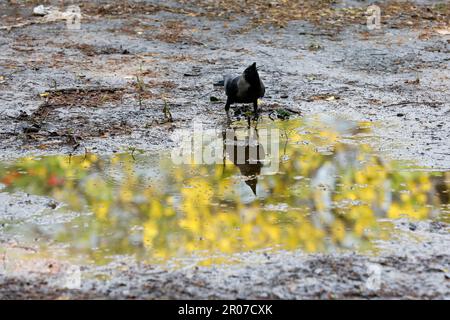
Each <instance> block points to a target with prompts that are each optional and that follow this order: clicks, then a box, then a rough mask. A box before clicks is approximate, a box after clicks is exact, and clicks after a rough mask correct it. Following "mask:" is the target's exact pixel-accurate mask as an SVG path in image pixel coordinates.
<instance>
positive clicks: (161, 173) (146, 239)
mask: <svg viewBox="0 0 450 320" xmlns="http://www.w3.org/2000/svg"><path fill="white" fill-rule="evenodd" d="M371 126H372V124H371V123H353V122H348V121H343V120H336V119H332V118H329V117H318V118H309V119H304V118H296V119H291V120H287V121H281V120H276V121H272V120H270V119H267V118H266V119H264V120H263V121H261V122H260V123H258V125H257V128H254V127H252V128H250V129H249V128H247V127H246V123H244V122H242V123H240V122H238V123H235V124H233V126H232V127H231V128H229V129H228V130H227V131H222V130H214V131H211V130H210V131H205V130H203V131H200V130H199V129H198V128H197V130H196V131H194V133H192V132H188V133H187V134H185V135H183V134H181V135H180V139H181V146H182V147H183V148H180V149H177V150H174V151H172V152H170V151H167V152H162V153H161V154H144V153H140V152H138V151H136V150H134V149H133V148H130V152H129V153H124V154H117V155H113V156H105V157H103V156H99V155H95V154H86V155H84V156H73V157H70V156H49V157H41V158H22V159H18V160H17V161H14V162H10V163H2V164H1V165H0V181H1V182H2V184H3V185H4V189H3V192H15V191H25V192H27V193H30V194H34V195H44V196H48V197H50V198H52V199H55V200H56V201H58V202H61V205H59V206H57V207H55V208H47V209H45V210H44V211H42V212H41V213H40V214H39V215H38V216H36V215H31V216H30V218H20V219H16V220H14V219H13V220H7V221H0V223H2V225H3V228H2V233H3V234H5V235H8V236H10V237H13V238H15V239H17V240H18V241H20V242H21V243H27V242H28V243H32V244H33V246H38V247H39V251H40V252H42V253H46V254H48V255H49V256H51V257H54V258H60V259H71V260H74V261H77V262H78V263H80V262H82V263H98V264H104V263H108V262H110V261H112V260H114V259H117V258H118V257H119V256H120V257H132V258H133V259H137V260H140V261H145V262H150V263H154V262H167V261H168V260H170V261H172V262H175V263H177V264H185V263H199V264H213V263H225V262H233V261H235V260H236V257H235V256H234V257H233V256H232V255H230V254H232V253H239V252H248V251H253V250H269V251H270V250H292V249H302V250H304V251H305V252H333V251H337V250H352V251H359V252H367V253H376V251H377V240H379V239H394V238H395V235H396V230H395V229H394V228H393V226H392V225H391V223H390V222H389V219H397V218H402V217H407V218H409V219H411V220H421V219H443V220H449V216H450V215H449V212H450V210H449V193H448V192H449V187H450V172H442V171H441V172H439V171H436V172H432V171H430V170H427V169H426V168H414V167H413V166H411V164H409V163H402V162H392V161H388V160H386V159H383V158H382V157H381V156H380V155H377V153H376V152H374V151H373V149H372V148H371V147H370V146H369V144H368V143H367V142H368V141H371V142H372V143H373V139H374V138H373V137H372V136H371V130H370V128H371ZM191 151H192V152H191Z"/></svg>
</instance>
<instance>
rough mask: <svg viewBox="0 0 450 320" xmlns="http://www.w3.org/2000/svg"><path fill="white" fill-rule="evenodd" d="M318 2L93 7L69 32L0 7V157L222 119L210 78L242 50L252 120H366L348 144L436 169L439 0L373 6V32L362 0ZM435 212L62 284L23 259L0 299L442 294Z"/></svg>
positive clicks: (30, 208) (116, 145)
mask: <svg viewBox="0 0 450 320" xmlns="http://www.w3.org/2000/svg"><path fill="white" fill-rule="evenodd" d="M232 2H233V3H234V1H232ZM325 2H326V1H324V2H323V3H322V2H319V3H320V5H317V4H316V5H311V6H309V5H306V6H301V8H300V7H295V5H294V4H293V6H294V7H292V8H285V7H283V6H277V5H271V6H270V8H268V7H267V6H268V5H267V4H265V5H261V3H262V2H261V1H254V4H253V5H254V7H255V8H258V10H257V11H256V13H254V11H255V10H253V9H252V10H250V9H246V8H240V7H231V8H230V7H229V6H227V4H226V2H221V1H219V2H216V4H215V5H211V3H209V2H207V1H198V2H197V1H195V2H189V3H183V1H180V2H176V1H174V2H168V3H165V4H159V3H157V2H151V1H145V2H143V3H140V4H133V3H132V2H130V1H129V2H128V4H126V2H120V4H117V3H116V2H109V4H108V3H106V2H104V3H101V2H99V3H96V4H91V5H88V4H85V5H83V6H81V11H82V13H83V19H82V24H81V30H79V31H73V30H67V28H66V25H65V23H64V22H61V21H57V22H48V23H42V21H41V20H40V19H41V18H39V17H34V16H32V15H31V10H32V8H33V3H31V2H28V4H27V5H24V6H20V5H17V4H10V3H2V4H0V13H1V16H2V26H4V27H0V29H1V30H0V96H1V106H0V115H1V116H0V141H1V144H0V148H1V154H0V157H1V160H2V161H3V162H4V163H9V165H10V164H11V163H14V162H15V161H16V160H17V159H21V158H23V157H25V156H39V155H41V156H43V155H46V156H47V155H58V156H64V157H71V156H76V155H80V156H81V157H83V156H84V155H85V154H98V155H102V156H110V155H112V154H123V153H126V154H130V153H133V154H134V153H137V154H139V155H140V154H141V153H143V154H144V155H145V154H147V155H148V154H154V153H155V152H159V151H161V150H166V149H169V148H173V147H175V146H177V144H178V143H179V140H178V139H177V138H178V137H179V135H178V132H181V130H182V129H191V128H192V127H193V125H194V123H199V122H200V123H202V124H203V126H204V127H205V128H226V126H227V123H226V118H225V113H224V110H223V107H224V99H225V98H224V94H223V92H222V88H220V87H214V86H213V84H214V83H215V82H217V81H218V80H220V79H221V77H222V75H223V74H224V73H228V72H231V73H240V72H241V70H242V69H243V67H244V66H247V65H249V64H250V63H252V62H254V61H255V62H257V64H258V65H259V66H260V75H261V77H262V79H263V80H264V82H265V84H266V87H267V91H266V97H264V99H263V100H262V104H261V106H262V110H263V113H264V115H265V116H268V115H272V116H273V115H275V116H276V115H284V114H285V113H286V112H287V113H290V114H291V118H292V117H294V116H301V117H303V116H305V117H308V116H311V115H316V114H327V115H331V116H336V117H338V118H339V119H348V120H353V121H355V122H356V123H361V122H367V123H373V124H372V125H371V133H370V138H369V139H366V140H365V141H364V143H365V144H367V145H369V146H370V147H371V148H372V149H373V151H374V152H377V153H379V154H381V155H382V157H383V159H386V161H388V162H389V161H391V160H393V159H399V160H402V161H405V163H407V162H409V161H411V162H412V163H414V165H415V166H419V167H425V168H426V170H430V169H432V171H440V172H445V171H448V170H449V167H450V146H449V142H448V141H449V138H450V137H449V136H450V124H449V123H450V122H449V117H450V104H449V98H450V93H449V92H450V91H449V87H450V79H449V77H450V74H449V71H448V70H449V69H448V67H449V61H450V60H449V56H450V55H449V53H450V44H449V41H450V36H449V25H448V22H449V10H450V9H449V6H448V4H445V3H441V2H439V1H417V2H415V3H411V2H403V1H402V2H396V3H395V2H390V1H388V2H387V3H386V4H384V5H383V6H382V8H381V10H382V28H381V30H374V31H369V30H368V29H367V26H366V24H365V21H366V19H365V17H364V11H365V9H366V7H367V5H368V4H369V2H368V1H366V2H364V1H363V2H359V1H355V2H353V1H344V2H339V3H338V4H336V5H333V6H331V7H330V6H329V5H328V4H326V3H325ZM228 3H229V2H228ZM321 5H324V6H326V8H331V9H328V10H326V11H323V10H320V9H323V8H322V7H321ZM349 6H353V7H352V8H349ZM216 100H218V101H216ZM237 113H238V112H237ZM241 173H242V172H241ZM54 182H55V183H57V181H54ZM247 191H248V190H247ZM0 197H1V203H2V209H1V210H2V211H1V218H2V221H5V220H11V219H12V220H14V219H16V220H18V221H28V222H30V221H31V222H34V223H36V224H44V225H45V224H48V223H49V222H48V220H49V219H52V217H51V216H50V217H49V216H48V214H44V213H45V212H47V211H48V210H54V208H57V207H58V206H59V205H60V202H59V201H67V199H64V198H62V199H61V198H60V199H59V200H55V194H50V193H49V192H40V193H37V192H29V190H26V188H22V189H21V188H18V189H15V190H10V191H9V192H2V193H0ZM56 198H57V197H56ZM443 203H444V204H445V201H443ZM447 203H448V196H447ZM442 211H443V212H444V213H443V215H441V217H442V216H443V217H444V218H443V219H437V220H436V219H424V220H421V221H416V220H414V219H413V220H407V219H405V220H395V221H394V222H392V221H390V220H389V221H388V223H390V224H391V227H392V228H394V230H396V231H398V232H397V233H396V235H395V236H394V237H387V238H379V239H378V240H376V241H375V242H376V247H377V250H376V252H372V251H371V252H370V253H365V254H364V253H361V252H359V251H358V250H354V251H355V252H353V251H352V250H346V251H343V252H342V253H340V252H336V251H331V252H323V250H322V253H306V252H305V250H294V251H293V250H288V251H285V249H284V248H283V250H277V251H269V252H261V247H259V248H258V250H250V251H242V252H240V251H238V252H233V255H234V257H235V258H234V259H235V260H236V261H238V262H239V263H232V264H228V263H227V264H223V263H218V264H212V266H211V265H209V266H203V265H199V264H198V263H192V264H191V265H190V264H183V266H182V267H181V268H180V267H173V266H164V265H161V264H147V263H142V262H141V261H139V260H138V261H135V260H134V259H128V258H123V257H120V258H117V259H114V260H113V262H110V263H106V264H105V263H103V264H89V263H86V264H85V265H82V269H81V271H82V274H83V275H84V276H83V281H82V286H81V289H78V290H69V289H64V288H61V284H60V283H59V284H58V281H60V280H61V279H60V273H61V272H64V268H66V267H67V266H66V263H65V262H63V261H64V260H63V259H61V257H59V259H57V260H56V261H55V262H53V263H51V266H52V268H53V270H55V269H58V268H59V269H58V270H56V271H53V270H52V272H49V270H48V267H49V263H48V261H50V259H51V258H49V257H40V260H39V261H41V263H42V266H41V267H42V270H38V271H36V272H30V267H28V268H27V267H26V266H27V264H26V263H25V262H24V263H23V265H22V266H21V270H22V271H23V272H22V273H20V272H19V273H10V274H1V275H0V282H1V286H0V296H1V297H2V298H18V297H21V298H62V299H63V298H85V297H91V298H449V295H450V290H449V289H450V288H449V286H450V285H449V257H450V256H449V252H448V247H449V245H450V243H449V241H450V238H449V235H448V224H447V223H448V218H447V219H445V217H448V209H447V210H445V209H444V210H442ZM78 215H79V213H76V212H72V213H71V214H69V215H57V216H56V218H55V217H54V219H62V220H64V219H66V220H72V219H76V217H77V216H78ZM46 219H47V221H46ZM63 222H64V221H57V223H63ZM1 228H3V231H2V232H1V236H0V241H1V243H2V246H3V247H4V249H5V250H6V249H7V250H10V252H13V253H14V254H17V256H18V257H20V259H22V260H20V261H27V259H26V256H27V255H29V254H30V255H33V254H35V253H36V252H34V250H35V247H34V246H32V245H29V241H28V240H27V241H25V239H17V238H15V237H13V236H11V235H10V234H8V233H7V232H6V231H5V226H3V225H2V227H1ZM0 230H1V229H0ZM75 235H76V234H75ZM263 247H264V246H263ZM312 251H314V250H312ZM38 253H40V252H38ZM63 254H67V252H66V251H64V250H63ZM67 258H68V259H67V261H70V259H69V258H70V255H69V256H68V257H67ZM30 261H31V262H30V264H33V267H34V268H35V260H33V258H31V260H30ZM33 261H34V262H33ZM52 261H53V260H52ZM374 266H375V267H374ZM52 268H50V269H52ZM38 269H39V268H38ZM61 270H62V271H61ZM377 270H378V271H377ZM380 270H381V271H380ZM374 272H375V273H376V272H381V278H380V279H381V285H380V286H375V287H376V289H370V286H368V285H367V281H370V279H373V273H374ZM49 274H54V275H55V279H56V280H55V281H56V282H55V281H52V277H51V276H49ZM42 275H45V277H43V276H42ZM58 277H59V278H58Z"/></svg>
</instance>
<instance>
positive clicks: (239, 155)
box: [222, 127, 265, 196]
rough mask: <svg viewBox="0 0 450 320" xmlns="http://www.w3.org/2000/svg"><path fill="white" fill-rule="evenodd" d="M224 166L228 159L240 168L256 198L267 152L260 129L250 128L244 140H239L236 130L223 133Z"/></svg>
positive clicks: (227, 130) (230, 129)
mask: <svg viewBox="0 0 450 320" xmlns="http://www.w3.org/2000/svg"><path fill="white" fill-rule="evenodd" d="M222 140H223V165H224V166H225V159H226V158H227V157H228V159H229V160H230V161H232V162H233V164H234V165H235V166H236V167H238V168H239V171H240V172H241V175H242V177H243V178H244V181H245V183H246V184H247V185H248V186H249V187H250V189H252V191H253V194H254V195H255V196H256V185H257V183H258V176H259V175H260V174H261V168H262V167H263V165H264V160H265V150H264V147H263V145H262V144H261V143H260V141H259V136H258V129H256V128H252V127H249V128H248V129H247V134H246V135H245V137H244V138H243V139H242V138H241V139H239V138H238V135H237V132H236V129H235V128H228V129H226V130H224V131H222Z"/></svg>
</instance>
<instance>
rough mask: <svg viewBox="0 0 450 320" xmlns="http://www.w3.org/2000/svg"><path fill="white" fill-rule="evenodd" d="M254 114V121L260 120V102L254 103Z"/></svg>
mask: <svg viewBox="0 0 450 320" xmlns="http://www.w3.org/2000/svg"><path fill="white" fill-rule="evenodd" d="M253 114H254V119H255V120H258V100H255V101H253Z"/></svg>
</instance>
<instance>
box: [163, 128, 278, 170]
mask: <svg viewBox="0 0 450 320" xmlns="http://www.w3.org/2000/svg"><path fill="white" fill-rule="evenodd" d="M180 140H181V141H180V144H179V146H178V147H177V148H175V149H173V150H172V153H171V158H172V161H173V163H174V164H177V165H179V164H206V165H212V164H225V163H226V161H227V160H228V161H230V162H232V163H233V164H234V165H236V166H238V167H240V166H243V165H261V166H264V167H265V168H266V171H267V172H276V171H278V167H279V157H280V151H279V140H280V131H279V130H278V129H273V128H272V129H265V128H263V129H255V128H252V127H250V128H246V129H243V128H239V129H237V128H228V129H224V130H219V129H205V128H203V126H202V124H201V123H196V124H194V129H193V131H191V130H185V131H182V132H181V139H180Z"/></svg>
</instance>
